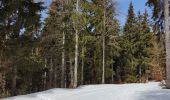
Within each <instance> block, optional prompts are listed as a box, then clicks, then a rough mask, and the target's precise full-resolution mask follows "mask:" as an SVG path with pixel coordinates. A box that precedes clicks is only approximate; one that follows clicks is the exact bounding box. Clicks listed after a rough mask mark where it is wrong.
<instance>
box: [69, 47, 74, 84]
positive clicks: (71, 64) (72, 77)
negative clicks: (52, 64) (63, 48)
mask: <svg viewBox="0 0 170 100" xmlns="http://www.w3.org/2000/svg"><path fill="white" fill-rule="evenodd" d="M69 60H70V61H69V62H70V76H71V79H70V87H73V84H74V72H73V63H72V56H71V50H70V52H69Z"/></svg>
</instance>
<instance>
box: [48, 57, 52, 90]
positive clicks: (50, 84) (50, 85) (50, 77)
mask: <svg viewBox="0 0 170 100" xmlns="http://www.w3.org/2000/svg"><path fill="white" fill-rule="evenodd" d="M49 79H50V82H49V86H48V88H52V87H53V86H52V82H53V59H52V57H51V58H50V76H49Z"/></svg>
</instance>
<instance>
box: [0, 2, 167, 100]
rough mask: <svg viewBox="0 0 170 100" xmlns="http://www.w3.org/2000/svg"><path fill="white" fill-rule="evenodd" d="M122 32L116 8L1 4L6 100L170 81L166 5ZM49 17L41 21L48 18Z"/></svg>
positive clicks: (0, 70) (155, 6) (0, 76)
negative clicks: (98, 86)
mask: <svg viewBox="0 0 170 100" xmlns="http://www.w3.org/2000/svg"><path fill="white" fill-rule="evenodd" d="M146 6H147V7H149V8H150V9H151V11H152V16H149V14H148V11H147V10H145V12H140V11H138V13H135V12H134V5H133V2H132V1H131V2H130V4H129V8H128V10H127V12H128V14H127V16H126V22H125V25H124V26H123V27H121V25H120V21H119V20H118V18H117V16H118V15H119V12H118V10H117V9H118V8H117V0H53V1H52V3H51V4H50V6H49V7H46V6H45V5H44V1H43V0H37V1H36V0H0V98H4V97H10V96H16V95H23V94H29V93H35V92H39V91H44V90H48V89H52V88H77V87H78V86H81V85H88V84H126V83H146V82H148V81H150V80H156V81H161V80H169V82H168V81H167V88H170V61H169V60H170V42H169V41H170V35H169V34H170V33H169V21H168V17H169V5H168V0H147V2H146ZM44 10H48V13H47V14H48V16H47V18H45V20H42V13H41V12H43V11H44Z"/></svg>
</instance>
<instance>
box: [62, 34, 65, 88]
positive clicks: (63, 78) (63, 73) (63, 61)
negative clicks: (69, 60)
mask: <svg viewBox="0 0 170 100" xmlns="http://www.w3.org/2000/svg"><path fill="white" fill-rule="evenodd" d="M64 46H65V33H64V32H63V47H62V48H63V51H62V76H61V87H62V88H64V87H65V47H64Z"/></svg>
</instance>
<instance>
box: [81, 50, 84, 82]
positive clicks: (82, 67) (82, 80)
mask: <svg viewBox="0 0 170 100" xmlns="http://www.w3.org/2000/svg"><path fill="white" fill-rule="evenodd" d="M81 63H82V64H81V84H82V85H83V84H84V47H82V62H81Z"/></svg>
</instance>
